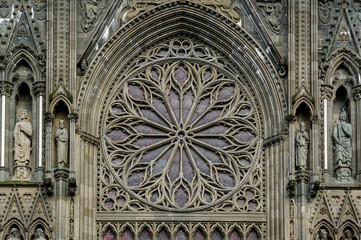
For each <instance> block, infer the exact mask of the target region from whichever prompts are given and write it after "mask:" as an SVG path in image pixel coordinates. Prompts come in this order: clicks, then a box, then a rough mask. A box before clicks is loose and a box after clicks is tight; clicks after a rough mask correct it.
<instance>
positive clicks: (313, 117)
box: [310, 114, 320, 124]
mask: <svg viewBox="0 0 361 240" xmlns="http://www.w3.org/2000/svg"><path fill="white" fill-rule="evenodd" d="M310 120H311V122H312V123H316V124H317V123H319V120H320V118H319V117H318V115H317V114H314V115H312V116H311V118H310Z"/></svg>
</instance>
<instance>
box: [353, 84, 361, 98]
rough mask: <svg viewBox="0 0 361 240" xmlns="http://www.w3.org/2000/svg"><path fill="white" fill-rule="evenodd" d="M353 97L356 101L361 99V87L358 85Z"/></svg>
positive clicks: (354, 88)
mask: <svg viewBox="0 0 361 240" xmlns="http://www.w3.org/2000/svg"><path fill="white" fill-rule="evenodd" d="M352 96H353V99H354V100H355V101H358V100H360V99H361V85H357V86H355V87H353V88H352Z"/></svg>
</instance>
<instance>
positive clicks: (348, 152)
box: [332, 108, 352, 167]
mask: <svg viewBox="0 0 361 240" xmlns="http://www.w3.org/2000/svg"><path fill="white" fill-rule="evenodd" d="M346 117H347V114H346V111H345V109H343V108H342V109H341V111H340V116H339V119H340V122H339V123H338V124H337V125H336V126H335V128H334V130H333V134H332V136H333V139H334V140H335V162H336V166H340V167H343V166H351V157H352V149H351V135H352V127H351V124H349V123H346Z"/></svg>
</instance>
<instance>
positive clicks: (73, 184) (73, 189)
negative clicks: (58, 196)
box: [68, 178, 78, 197]
mask: <svg viewBox="0 0 361 240" xmlns="http://www.w3.org/2000/svg"><path fill="white" fill-rule="evenodd" d="M68 184H69V185H68V187H69V188H68V193H69V196H72V197H73V196H75V192H76V189H77V188H78V187H77V184H76V179H75V178H69V181H68Z"/></svg>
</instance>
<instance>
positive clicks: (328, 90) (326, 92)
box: [321, 84, 333, 101]
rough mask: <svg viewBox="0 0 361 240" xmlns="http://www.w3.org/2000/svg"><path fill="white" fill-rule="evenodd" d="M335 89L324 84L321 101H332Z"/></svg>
mask: <svg viewBox="0 0 361 240" xmlns="http://www.w3.org/2000/svg"><path fill="white" fill-rule="evenodd" d="M332 90H333V87H332V86H331V85H326V84H323V85H321V101H323V100H324V99H327V100H328V101H330V100H331V98H332V95H333V91H332Z"/></svg>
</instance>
